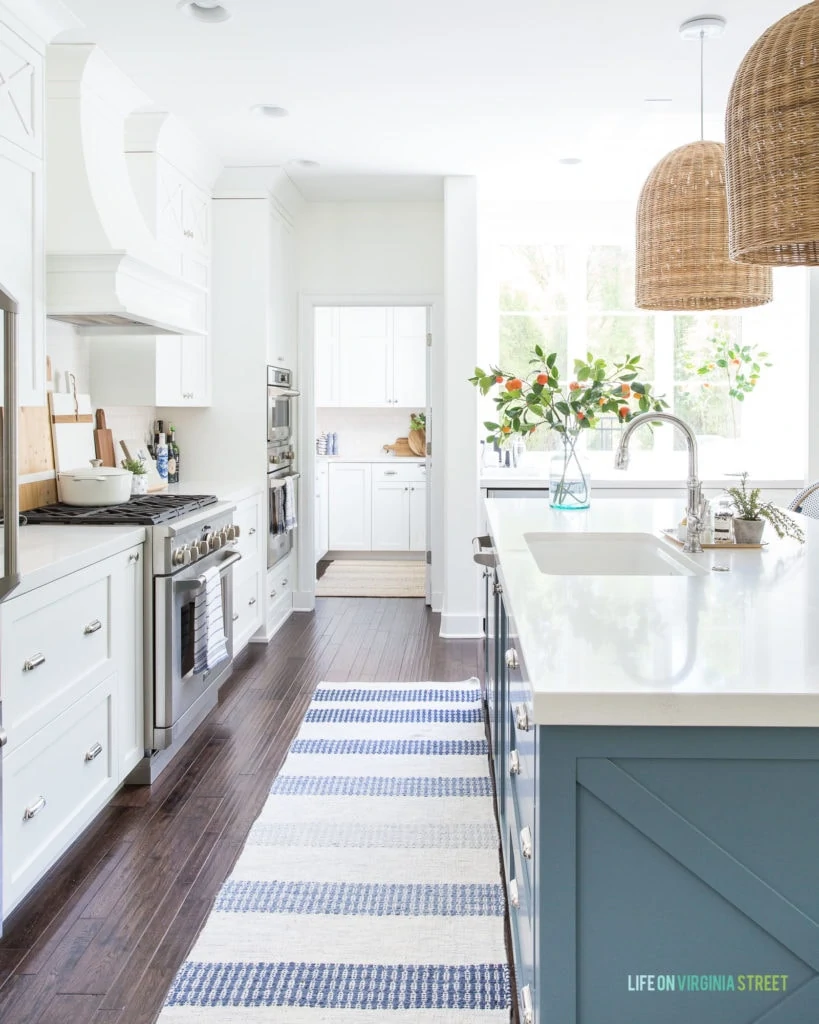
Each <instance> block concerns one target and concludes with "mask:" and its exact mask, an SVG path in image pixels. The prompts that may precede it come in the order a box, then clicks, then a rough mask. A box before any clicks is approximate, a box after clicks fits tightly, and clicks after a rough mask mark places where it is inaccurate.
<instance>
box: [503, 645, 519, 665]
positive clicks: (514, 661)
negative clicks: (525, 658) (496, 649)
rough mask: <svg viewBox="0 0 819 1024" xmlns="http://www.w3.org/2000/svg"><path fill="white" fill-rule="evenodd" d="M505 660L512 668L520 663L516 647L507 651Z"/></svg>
mask: <svg viewBox="0 0 819 1024" xmlns="http://www.w3.org/2000/svg"><path fill="white" fill-rule="evenodd" d="M504 661H505V662H506V664H507V665H508V666H509V668H511V669H515V668H517V667H518V666H519V665H520V662H519V661H518V652H517V651H516V650H515V648H514V647H510V648H509V650H508V651H507V652H506V654H505V655H504Z"/></svg>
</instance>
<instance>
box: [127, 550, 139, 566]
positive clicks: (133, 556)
mask: <svg viewBox="0 0 819 1024" xmlns="http://www.w3.org/2000/svg"><path fill="white" fill-rule="evenodd" d="M138 561H139V552H138V551H132V552H131V554H130V555H128V563H129V564H130V565H132V564H133V563H134V562H138Z"/></svg>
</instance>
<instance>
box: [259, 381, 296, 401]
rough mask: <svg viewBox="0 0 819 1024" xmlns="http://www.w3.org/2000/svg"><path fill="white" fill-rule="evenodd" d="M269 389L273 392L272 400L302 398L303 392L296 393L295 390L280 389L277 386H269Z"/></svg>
mask: <svg viewBox="0 0 819 1024" xmlns="http://www.w3.org/2000/svg"><path fill="white" fill-rule="evenodd" d="M267 388H268V391H271V392H273V394H271V395H270V397H271V398H275V399H279V398H301V391H296V390H295V388H280V387H278V386H277V385H276V384H268V385H267Z"/></svg>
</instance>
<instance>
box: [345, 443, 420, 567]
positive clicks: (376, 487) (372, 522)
mask: <svg viewBox="0 0 819 1024" xmlns="http://www.w3.org/2000/svg"><path fill="white" fill-rule="evenodd" d="M329 470H330V493H329V503H328V518H329V547H330V550H331V551H426V546H427V543H426V541H427V536H426V466H425V465H423V463H417V462H410V463H404V464H400V463H399V460H397V459H396V460H395V461H393V462H374V463H354V462H350V463H331V464H330V467H329Z"/></svg>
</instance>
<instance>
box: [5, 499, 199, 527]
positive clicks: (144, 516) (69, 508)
mask: <svg viewBox="0 0 819 1024" xmlns="http://www.w3.org/2000/svg"><path fill="white" fill-rule="evenodd" d="M216 500H217V499H216V498H215V497H214V495H212V494H146V495H144V496H140V497H137V498H131V500H130V501H126V502H125V503H124V504H122V505H100V506H93V507H91V506H89V507H86V506H78V505H63V504H62V503H59V504H57V505H43V506H41V507H40V508H32V509H29V510H28V511H27V512H24V513H23V515H24V516H25V519H26V522H28V523H31V524H35V525H36V524H43V523H50V524H52V525H55V526H130V525H132V524H133V525H136V526H143V525H144V526H159V525H160V524H162V523H169V522H171V521H172V520H174V519H181V518H182V517H183V516H188V515H190V514H191V513H192V512H195V511H196V510H197V509H200V508H204V507H205V506H206V505H213V504H215V503H216Z"/></svg>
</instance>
